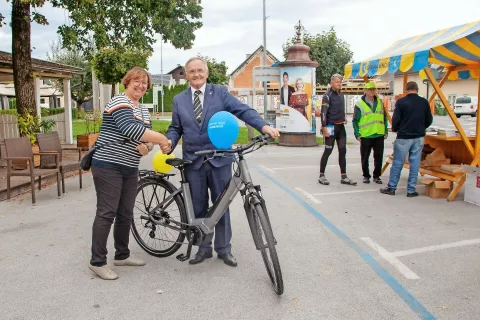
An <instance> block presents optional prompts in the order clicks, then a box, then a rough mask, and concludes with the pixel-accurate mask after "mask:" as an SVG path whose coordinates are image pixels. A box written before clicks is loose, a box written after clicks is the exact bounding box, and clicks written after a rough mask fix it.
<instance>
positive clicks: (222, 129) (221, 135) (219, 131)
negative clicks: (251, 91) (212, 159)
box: [208, 111, 239, 149]
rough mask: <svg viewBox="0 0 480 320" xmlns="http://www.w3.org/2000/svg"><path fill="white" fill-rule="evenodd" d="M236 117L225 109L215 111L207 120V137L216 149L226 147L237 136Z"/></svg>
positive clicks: (228, 146)
mask: <svg viewBox="0 0 480 320" xmlns="http://www.w3.org/2000/svg"><path fill="white" fill-rule="evenodd" d="M238 132H239V128H238V121H237V118H236V117H235V116H234V115H233V114H231V113H230V112H227V111H220V112H217V113H215V114H214V115H213V116H212V117H211V118H210V121H209V122H208V137H209V138H210V141H211V142H212V144H213V145H214V146H215V148H217V149H228V148H230V147H231V146H232V144H233V143H234V142H235V141H236V140H237V137H238Z"/></svg>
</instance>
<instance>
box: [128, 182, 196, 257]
mask: <svg viewBox="0 0 480 320" xmlns="http://www.w3.org/2000/svg"><path fill="white" fill-rule="evenodd" d="M150 186H156V187H160V188H162V189H163V190H165V191H166V192H167V193H168V195H167V196H166V197H168V196H169V195H170V194H172V193H174V192H175V191H176V187H175V186H174V185H173V184H171V183H170V182H168V181H166V180H164V179H156V180H147V181H145V182H141V183H140V184H139V186H138V188H137V198H138V196H139V195H140V194H142V198H143V210H145V211H144V212H143V215H148V211H147V204H146V203H145V198H144V197H143V193H142V190H144V189H145V188H148V187H150ZM154 190H155V193H156V192H157V191H156V189H154ZM166 197H165V198H166ZM152 198H153V195H152ZM173 201H174V203H175V204H176V205H177V206H178V212H179V216H180V221H176V220H175V219H171V218H170V217H169V221H175V222H176V223H177V224H178V223H179V224H180V227H179V228H181V229H183V230H185V229H186V226H187V224H188V221H187V213H186V210H185V205H184V202H183V198H182V196H181V195H180V194H177V195H176V196H175V197H174V198H173ZM137 203H138V202H137V201H135V208H137ZM157 204H158V203H157ZM135 208H134V210H135ZM134 216H135V214H134ZM140 221H141V220H140ZM142 225H143V224H142ZM156 227H160V228H162V227H161V225H160V224H157V225H156ZM163 228H165V229H166V228H168V227H167V226H164V227H163ZM168 229H171V228H168ZM131 230H132V234H133V237H134V238H135V240H136V241H137V243H138V245H139V246H140V247H141V248H142V249H143V250H145V251H146V252H147V253H148V254H150V255H152V256H155V257H158V258H164V257H168V256H171V255H172V254H174V253H175V252H177V251H178V249H180V247H181V246H182V244H183V241H184V240H185V233H183V232H179V233H178V237H177V238H176V239H175V240H174V241H169V242H172V245H171V246H170V247H167V248H165V249H163V250H159V249H157V248H156V247H155V248H153V247H151V246H150V245H149V244H148V243H146V242H145V241H144V240H143V239H142V237H141V235H140V232H139V230H138V229H137V225H136V223H135V218H133V219H132V226H131ZM156 232H157V231H156V230H155V231H154V234H156ZM165 234H166V233H165ZM160 241H162V240H160Z"/></svg>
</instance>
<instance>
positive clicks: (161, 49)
mask: <svg viewBox="0 0 480 320" xmlns="http://www.w3.org/2000/svg"><path fill="white" fill-rule="evenodd" d="M160 73H161V79H162V80H161V81H162V84H161V85H162V119H163V35H162V40H161V41H160Z"/></svg>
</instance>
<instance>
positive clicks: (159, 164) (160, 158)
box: [152, 150, 175, 173]
mask: <svg viewBox="0 0 480 320" xmlns="http://www.w3.org/2000/svg"><path fill="white" fill-rule="evenodd" d="M171 158H175V155H174V154H173V153H171V154H164V153H162V151H161V150H159V151H157V152H156V153H155V154H154V155H153V159H152V166H153V169H155V171H157V172H160V173H168V172H169V171H170V170H172V169H173V166H171V165H169V164H167V163H166V162H165V161H167V159H171Z"/></svg>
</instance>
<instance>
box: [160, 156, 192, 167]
mask: <svg viewBox="0 0 480 320" xmlns="http://www.w3.org/2000/svg"><path fill="white" fill-rule="evenodd" d="M165 162H166V163H167V164H169V165H171V166H174V167H175V168H178V167H182V166H184V165H186V164H190V163H192V161H189V160H183V159H180V158H173V159H167V160H166V161H165Z"/></svg>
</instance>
